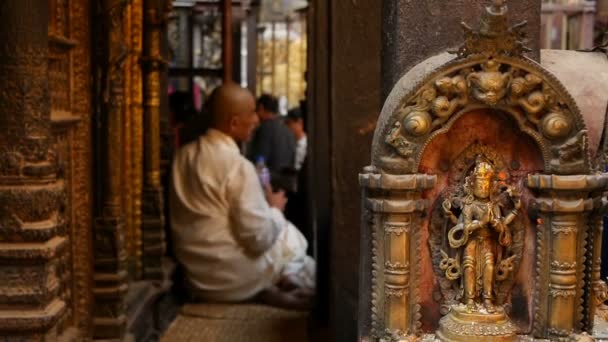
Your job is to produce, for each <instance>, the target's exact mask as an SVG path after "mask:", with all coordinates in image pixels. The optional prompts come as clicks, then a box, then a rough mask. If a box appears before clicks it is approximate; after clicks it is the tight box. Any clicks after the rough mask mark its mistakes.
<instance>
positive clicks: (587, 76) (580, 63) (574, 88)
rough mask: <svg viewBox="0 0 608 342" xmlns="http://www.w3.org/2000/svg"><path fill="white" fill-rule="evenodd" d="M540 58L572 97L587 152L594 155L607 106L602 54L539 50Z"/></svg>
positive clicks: (607, 73) (607, 66) (607, 62)
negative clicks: (582, 125) (583, 127)
mask: <svg viewBox="0 0 608 342" xmlns="http://www.w3.org/2000/svg"><path fill="white" fill-rule="evenodd" d="M540 61H541V64H542V66H543V67H545V68H547V69H548V70H549V71H550V72H552V73H553V74H554V75H555V76H557V78H558V79H559V80H560V81H561V82H562V84H563V85H564V86H565V87H566V89H567V90H568V92H570V94H571V95H572V97H574V100H575V101H576V103H577V105H578V107H579V108H580V110H581V114H582V115H583V119H584V120H585V125H586V126H587V131H588V132H587V133H588V134H589V151H590V152H591V153H592V154H596V153H597V152H598V149H600V148H601V147H600V146H599V144H600V139H601V138H602V132H603V131H604V125H605V121H606V108H608V59H606V55H605V54H603V53H600V52H580V51H568V50H541V54H540ZM581 75H584V77H581Z"/></svg>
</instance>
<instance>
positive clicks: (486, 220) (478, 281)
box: [439, 157, 521, 341]
mask: <svg viewBox="0 0 608 342" xmlns="http://www.w3.org/2000/svg"><path fill="white" fill-rule="evenodd" d="M500 178H501V177H500V176H499V175H498V174H497V172H496V170H495V167H494V166H493V165H492V163H491V162H489V161H486V160H484V159H483V158H482V157H478V158H477V160H476V162H475V165H474V168H473V170H472V171H471V172H470V174H469V176H468V177H466V179H465V182H464V184H463V185H462V188H461V189H459V191H458V195H456V196H453V197H451V198H447V199H445V200H444V201H443V203H442V211H443V215H444V217H445V219H447V221H448V228H447V246H446V247H448V251H447V252H445V251H443V250H442V251H441V255H442V259H441V261H440V264H439V267H440V269H441V270H442V271H443V272H445V278H446V279H447V280H449V281H451V282H454V283H455V287H456V288H457V289H458V290H457V291H456V292H457V293H456V295H455V299H457V300H458V301H457V302H455V303H454V304H452V305H451V308H450V312H449V313H448V315H447V316H446V317H444V319H442V322H441V323H440V326H441V328H440V335H442V334H441V332H442V330H443V335H442V336H444V338H443V339H444V340H446V341H458V340H459V339H458V338H454V337H445V336H449V335H452V333H453V331H452V333H451V332H450V330H458V331H461V332H465V334H464V335H469V334H467V333H466V331H467V327H468V326H471V327H475V329H477V330H476V333H475V335H476V337H477V338H478V340H479V338H480V337H482V335H483V332H482V331H481V330H479V328H477V326H485V327H486V328H487V329H482V330H487V332H488V333H498V335H499V336H497V335H493V336H491V338H492V339H494V340H511V338H512V337H513V336H515V335H514V327H513V325H512V324H511V323H510V321H509V319H508V317H507V316H506V312H505V309H504V296H503V297H502V298H501V300H497V298H496V293H497V287H498V285H499V284H501V283H502V282H504V281H505V280H507V279H508V278H512V276H513V272H514V268H515V267H514V265H513V264H514V259H515V257H516V255H511V252H512V249H511V246H512V243H513V235H512V233H513V232H512V229H511V227H510V226H511V225H512V223H513V221H514V220H515V219H516V217H517V215H518V211H519V210H520V208H521V201H520V199H519V195H518V194H517V193H516V191H515V190H514V189H513V188H512V187H510V186H508V185H506V184H504V182H500ZM452 203H458V208H454V207H453V204H452ZM505 203H506V204H505ZM455 212H456V214H455ZM480 333H481V334H480ZM488 337H490V336H488ZM481 340H483V337H482V338H481Z"/></svg>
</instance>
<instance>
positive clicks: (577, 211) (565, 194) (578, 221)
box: [528, 174, 608, 339]
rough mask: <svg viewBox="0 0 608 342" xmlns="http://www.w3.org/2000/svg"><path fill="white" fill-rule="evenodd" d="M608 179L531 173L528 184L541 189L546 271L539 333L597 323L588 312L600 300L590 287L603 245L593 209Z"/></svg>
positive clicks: (562, 333) (541, 261) (558, 334)
mask: <svg viewBox="0 0 608 342" xmlns="http://www.w3.org/2000/svg"><path fill="white" fill-rule="evenodd" d="M607 181H608V176H606V175H605V174H602V175H571V176H559V175H530V176H529V177H528V187H530V188H532V189H537V190H538V192H539V195H538V197H537V199H536V201H535V207H536V209H537V210H538V211H539V218H538V220H537V244H538V245H539V247H540V248H538V247H537V251H538V255H537V258H536V259H537V268H538V270H537V274H538V275H539V276H540V277H541V279H538V280H537V286H538V289H537V291H538V296H537V297H536V301H537V303H536V304H537V305H536V313H535V326H534V329H535V335H536V336H535V337H537V338H551V339H557V338H562V337H568V336H570V335H571V334H572V333H574V332H578V331H580V330H582V329H583V328H587V327H589V326H592V323H591V320H592V319H593V315H591V316H590V317H589V315H588V314H587V315H585V313H586V312H587V313H590V312H594V311H595V306H596V304H595V303H593V302H590V301H589V297H588V295H589V294H590V292H589V290H590V289H587V288H585V284H586V283H587V284H588V285H589V287H590V288H591V287H592V286H593V283H592V282H590V281H588V279H589V278H591V277H594V276H595V277H597V274H594V273H597V272H594V269H593V268H594V265H593V264H595V262H594V259H593V258H594V257H595V258H597V257H598V256H599V255H600V253H601V247H600V248H594V245H593V244H595V243H596V241H601V238H600V239H597V240H596V239H595V236H594V234H596V233H597V232H598V231H599V230H601V228H600V229H598V227H597V223H598V222H597V220H596V219H592V220H589V214H590V213H591V212H592V211H593V210H594V207H596V206H597V204H598V203H601V200H600V198H599V197H598V198H596V199H595V200H594V198H593V197H592V196H590V194H591V193H592V192H595V193H596V194H598V190H603V189H604V188H605V187H606V182H607ZM599 194H601V192H599ZM599 194H598V195H599ZM594 216H595V215H594ZM600 226H601V224H600ZM598 244H599V242H598ZM595 247H597V246H595ZM589 259H591V260H589ZM598 263H599V261H598ZM545 270H548V272H546V271H545ZM545 278H546V279H545ZM598 280H599V279H596V282H597V281H598Z"/></svg>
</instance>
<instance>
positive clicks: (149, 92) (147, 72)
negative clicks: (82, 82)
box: [142, 0, 166, 279]
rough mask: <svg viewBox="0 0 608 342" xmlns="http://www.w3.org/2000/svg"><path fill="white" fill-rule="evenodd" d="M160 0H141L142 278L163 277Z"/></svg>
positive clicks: (161, 20)
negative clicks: (142, 42)
mask: <svg viewBox="0 0 608 342" xmlns="http://www.w3.org/2000/svg"><path fill="white" fill-rule="evenodd" d="M165 9H166V8H165V6H164V1H162V0H144V56H143V67H144V173H145V174H144V189H143V197H142V215H143V220H142V233H143V234H142V235H143V273H144V278H148V279H160V278H162V277H163V271H162V260H163V256H164V254H165V248H166V247H165V236H164V220H165V218H164V213H163V197H162V186H161V180H160V138H161V136H160V111H161V96H162V95H161V94H162V90H161V73H162V72H163V70H164V69H165V66H166V62H165V60H164V59H163V58H162V41H161V39H162V34H163V28H164V25H165V22H166V20H165V15H166V13H165Z"/></svg>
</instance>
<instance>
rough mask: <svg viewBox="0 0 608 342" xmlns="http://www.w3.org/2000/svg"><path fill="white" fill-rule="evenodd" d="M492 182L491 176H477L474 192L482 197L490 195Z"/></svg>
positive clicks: (476, 195) (478, 196)
mask: <svg viewBox="0 0 608 342" xmlns="http://www.w3.org/2000/svg"><path fill="white" fill-rule="evenodd" d="M491 184H492V182H491V180H490V179H489V178H475V181H474V182H473V194H474V195H475V197H477V198H480V199H486V198H488V197H490V186H491Z"/></svg>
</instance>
